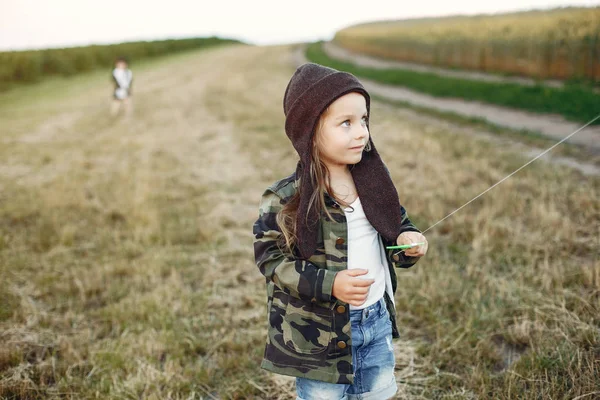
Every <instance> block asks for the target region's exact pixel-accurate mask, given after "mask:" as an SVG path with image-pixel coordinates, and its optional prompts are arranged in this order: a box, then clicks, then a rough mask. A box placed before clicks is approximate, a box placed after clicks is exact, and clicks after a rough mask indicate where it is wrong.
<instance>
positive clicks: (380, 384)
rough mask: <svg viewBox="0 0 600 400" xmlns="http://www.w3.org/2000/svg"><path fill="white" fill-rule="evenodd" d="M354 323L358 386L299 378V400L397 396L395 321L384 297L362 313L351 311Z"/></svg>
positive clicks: (353, 348) (346, 399) (360, 311)
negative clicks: (390, 315)
mask: <svg viewBox="0 0 600 400" xmlns="http://www.w3.org/2000/svg"><path fill="white" fill-rule="evenodd" d="M350 322H351V325H352V360H353V364H354V383H353V384H352V385H349V384H338V383H329V382H323V381H318V380H314V379H307V378H300V377H296V393H297V397H296V400H350V399H372V400H383V399H389V398H390V397H392V396H393V395H394V394H395V393H396V391H397V390H398V386H397V384H396V377H395V376H394V366H395V365H396V360H395V358H394V348H393V346H392V322H391V321H390V317H389V313H388V311H387V309H386V307H385V300H384V299H383V297H382V298H381V299H380V300H379V301H378V302H377V303H375V304H372V305H370V306H368V307H365V308H363V309H362V310H350Z"/></svg>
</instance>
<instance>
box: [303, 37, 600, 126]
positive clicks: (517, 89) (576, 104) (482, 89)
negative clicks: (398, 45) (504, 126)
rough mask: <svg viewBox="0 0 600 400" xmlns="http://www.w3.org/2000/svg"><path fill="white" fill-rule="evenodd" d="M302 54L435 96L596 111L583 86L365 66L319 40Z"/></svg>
mask: <svg viewBox="0 0 600 400" xmlns="http://www.w3.org/2000/svg"><path fill="white" fill-rule="evenodd" d="M306 57H307V58H308V59H309V60H310V61H312V62H315V63H318V64H322V65H327V66H329V67H332V68H335V69H338V70H342V71H347V72H350V73H352V74H355V75H356V76H359V77H363V78H368V79H372V80H374V81H377V82H381V83H386V84H390V85H397V86H402V87H406V88H409V89H413V90H416V91H418V92H422V93H427V94H430V95H432V96H437V97H453V98H459V99H464V100H470V101H480V102H484V103H488V104H495V105H499V106H505V107H512V108H517V109H521V110H526V111H532V112H538V113H555V114H559V115H562V116H563V117H564V118H566V119H568V120H571V121H576V122H584V123H585V122H589V121H590V120H591V119H593V118H594V117H596V116H597V115H598V114H599V113H600V94H598V93H595V92H594V91H593V90H592V89H591V88H590V87H588V86H584V85H578V84H567V85H565V87H563V88H553V87H548V86H543V85H539V84H537V85H534V86H524V85H519V84H514V83H495V82H481V81H475V80H468V79H459V78H451V77H444V76H439V75H436V74H433V73H425V72H416V71H408V70H402V69H389V68H388V69H376V68H367V67H361V66H358V65H354V64H352V63H349V62H345V61H340V60H336V59H333V58H331V57H329V56H328V55H327V54H326V53H325V52H324V51H323V48H322V42H316V43H312V44H310V45H309V46H308V47H307V49H306ZM593 125H600V120H596V121H595V122H594V123H593Z"/></svg>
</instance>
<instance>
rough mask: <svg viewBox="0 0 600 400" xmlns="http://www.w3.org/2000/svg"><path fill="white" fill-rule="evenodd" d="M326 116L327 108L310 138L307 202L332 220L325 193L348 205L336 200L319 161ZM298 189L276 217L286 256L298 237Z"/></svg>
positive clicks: (328, 177) (345, 205)
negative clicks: (309, 183)
mask: <svg viewBox="0 0 600 400" xmlns="http://www.w3.org/2000/svg"><path fill="white" fill-rule="evenodd" d="M328 114H329V107H327V109H325V111H323V113H321V115H320V117H319V121H318V123H317V127H316V129H315V132H314V134H313V138H312V150H311V155H310V156H311V160H310V161H311V162H310V166H309V168H310V171H309V172H310V180H311V182H312V184H313V187H314V188H315V190H314V192H313V193H311V196H310V200H309V202H308V209H309V210H310V208H311V207H317V212H318V214H319V215H320V212H321V211H325V213H326V215H327V216H328V217H329V218H330V219H333V218H332V216H331V214H330V213H329V211H328V210H327V207H326V206H325V193H328V194H329V195H330V196H331V197H332V198H333V199H334V200H335V201H336V202H337V203H338V204H340V205H341V206H343V207H348V206H349V204H348V203H347V202H345V201H343V200H341V199H339V198H337V197H336V196H335V194H334V192H333V190H331V184H330V176H329V169H328V168H327V165H325V163H324V162H323V160H322V159H321V152H320V147H321V143H322V142H321V139H322V134H321V132H322V130H323V125H324V123H325V118H326V117H327V115H328ZM300 187H301V185H298V188H297V190H296V193H294V195H293V196H292V197H291V198H290V200H289V201H288V202H287V203H286V204H285V205H284V206H283V208H282V209H281V211H279V213H278V214H277V217H276V221H277V225H278V226H279V229H280V230H281V232H282V235H281V236H280V238H279V239H280V242H279V247H280V248H281V249H282V251H284V252H285V253H288V254H293V248H294V245H295V244H296V242H297V241H298V237H297V235H296V217H297V214H298V207H299V205H300V194H301V193H300V190H301V189H300ZM307 218H308V215H307ZM307 222H308V221H307Z"/></svg>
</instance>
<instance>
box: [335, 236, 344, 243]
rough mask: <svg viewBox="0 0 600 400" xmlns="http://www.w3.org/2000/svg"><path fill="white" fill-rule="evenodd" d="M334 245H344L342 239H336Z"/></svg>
mask: <svg viewBox="0 0 600 400" xmlns="http://www.w3.org/2000/svg"><path fill="white" fill-rule="evenodd" d="M335 243H336V244H344V238H341V237H339V238H337V239H336V240H335Z"/></svg>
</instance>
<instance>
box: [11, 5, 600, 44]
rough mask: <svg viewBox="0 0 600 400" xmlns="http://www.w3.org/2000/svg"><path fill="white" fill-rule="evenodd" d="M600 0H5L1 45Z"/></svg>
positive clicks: (275, 28)
mask: <svg viewBox="0 0 600 400" xmlns="http://www.w3.org/2000/svg"><path fill="white" fill-rule="evenodd" d="M599 5H600V1H598V0H596V1H589V0H588V1H585V0H583V1H554V0H503V1H496V2H485V1H481V0H455V1H448V2H442V1H429V2H427V1H398V0H395V1H384V0H363V1H349V0H347V1H334V0H297V1H293V2H292V1H286V0H254V1H230V0H216V1H210V2H208V1H206V0H200V1H198V0H195V1H184V0H169V1H162V2H158V1H149V0H143V1H142V0H129V1H123V0H121V1H115V0H103V1H94V2H91V1H86V0H48V1H45V0H44V1H40V0H0V50H17V49H27V48H46V47H61V46H75V45H88V44H93V43H118V42H123V41H132V40H154V39H165V38H177V37H192V36H211V35H216V36H221V37H230V38H236V39H241V40H244V41H247V42H251V43H255V44H280V43H290V42H298V41H313V40H318V39H324V40H328V39H330V38H331V37H332V36H333V34H334V33H335V31H337V30H339V29H340V28H343V27H345V26H348V25H351V24H355V23H359V22H367V21H373V20H382V19H402V18H414V17H422V16H442V15H454V14H469V15H470V14H478V13H497V12H506V11H517V10H526V9H545V8H553V7H562V6H599Z"/></svg>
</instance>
